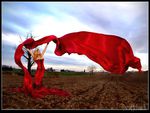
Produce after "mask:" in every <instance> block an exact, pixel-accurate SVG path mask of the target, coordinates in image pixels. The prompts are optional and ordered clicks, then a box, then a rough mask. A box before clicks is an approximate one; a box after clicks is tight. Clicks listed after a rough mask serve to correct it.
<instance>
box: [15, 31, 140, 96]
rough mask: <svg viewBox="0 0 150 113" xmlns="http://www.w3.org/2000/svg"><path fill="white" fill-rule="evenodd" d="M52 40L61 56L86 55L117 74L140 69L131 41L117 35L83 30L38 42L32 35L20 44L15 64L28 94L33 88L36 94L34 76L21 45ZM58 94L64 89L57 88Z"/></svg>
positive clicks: (45, 38) (32, 46)
mask: <svg viewBox="0 0 150 113" xmlns="http://www.w3.org/2000/svg"><path fill="white" fill-rule="evenodd" d="M50 41H54V42H55V43H56V49H55V54H56V55H58V56H61V55H63V54H65V53H68V54H71V53H78V54H79V55H81V54H84V55H86V56H87V57H88V58H89V59H91V60H93V61H95V62H96V63H98V64H100V65H101V66H102V67H103V68H104V69H105V70H106V71H109V72H111V73H115V74H123V73H125V72H126V70H127V69H128V67H132V68H136V69H138V70H139V72H140V71H141V63H140V59H139V58H137V57H135V56H134V54H133V51H132V48H131V46H130V44H129V43H128V42H127V41H126V40H125V39H123V38H121V37H118V36H114V35H105V34H99V33H93V32H86V31H81V32H74V33H69V34H66V35H64V36H62V37H60V38H57V37H56V36H54V35H50V36H46V37H43V38H41V39H39V40H37V41H35V40H34V39H32V38H29V39H27V40H25V41H24V42H23V43H22V44H20V45H19V46H18V47H17V49H16V52H15V56H14V58H15V62H16V64H17V65H18V66H19V67H21V68H22V69H23V71H24V76H25V77H24V86H23V90H26V91H25V92H26V93H27V94H28V93H31V91H32V93H34V92H33V90H34V89H33V87H32V78H31V76H30V74H29V72H28V70H27V69H26V68H25V67H24V66H23V64H22V62H21V56H22V55H23V54H24V51H23V50H22V47H23V46H25V47H26V48H29V49H32V48H35V47H37V46H39V45H41V44H44V43H48V42H50ZM40 79H42V78H40ZM39 81H40V80H39ZM44 90H46V89H44ZM58 93H61V92H59V91H58ZM47 94H48V93H47ZM66 94H67V93H66ZM62 95H63V94H62ZM64 95H65V94H64Z"/></svg>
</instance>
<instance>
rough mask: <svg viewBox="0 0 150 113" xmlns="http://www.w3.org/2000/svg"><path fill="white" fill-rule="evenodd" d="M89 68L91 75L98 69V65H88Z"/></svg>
mask: <svg viewBox="0 0 150 113" xmlns="http://www.w3.org/2000/svg"><path fill="white" fill-rule="evenodd" d="M87 70H88V71H89V72H90V74H91V75H93V73H94V71H95V70H96V66H94V65H91V66H88V68H87Z"/></svg>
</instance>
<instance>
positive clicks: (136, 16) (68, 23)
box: [2, 2, 148, 71]
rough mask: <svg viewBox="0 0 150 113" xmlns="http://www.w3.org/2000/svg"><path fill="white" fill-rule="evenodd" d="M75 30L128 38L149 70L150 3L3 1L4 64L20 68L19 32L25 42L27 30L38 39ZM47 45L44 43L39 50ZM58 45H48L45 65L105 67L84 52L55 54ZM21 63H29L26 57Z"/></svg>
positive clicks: (84, 67)
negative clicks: (17, 60)
mask: <svg viewBox="0 0 150 113" xmlns="http://www.w3.org/2000/svg"><path fill="white" fill-rule="evenodd" d="M76 31H91V32H98V33H105V34H113V35H118V36H120V37H123V38H125V39H126V40H127V41H128V42H129V43H130V45H131V47H132V48H133V52H134V54H135V56H137V57H139V58H140V59H141V63H142V69H143V70H147V69H148V2H2V65H11V66H13V67H18V66H17V65H16V64H15V62H14V52H15V49H14V48H15V47H17V46H18V44H19V43H20V41H21V40H20V38H19V35H20V36H21V37H22V40H23V41H24V40H25V38H26V36H27V34H28V33H32V34H33V35H34V36H35V40H38V39H40V38H42V37H43V36H47V35H56V36H57V37H60V36H63V35H65V34H67V33H70V32H76ZM44 47H45V44H43V45H42V46H41V47H40V50H42V49H43V48H44ZM55 47H56V45H55V44H54V43H53V42H51V43H50V44H49V46H48V49H47V51H46V54H45V56H44V58H45V67H46V68H47V67H53V68H55V69H62V68H63V69H70V70H76V71H83V70H84V69H87V67H88V66H90V65H95V66H96V67H97V70H98V71H99V70H103V68H102V67H101V66H100V65H98V64H96V63H95V62H93V61H91V60H90V59H88V58H87V57H86V56H84V55H77V54H71V55H67V54H64V55H63V56H61V57H60V56H56V55H55V54H54V50H55ZM22 62H24V65H26V62H25V60H24V59H23V58H22ZM33 68H36V65H34V67H33ZM129 70H131V68H130V69H129Z"/></svg>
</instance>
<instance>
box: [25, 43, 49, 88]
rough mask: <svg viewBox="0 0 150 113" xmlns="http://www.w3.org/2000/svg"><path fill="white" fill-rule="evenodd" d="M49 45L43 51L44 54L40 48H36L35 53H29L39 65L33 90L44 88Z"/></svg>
mask: <svg viewBox="0 0 150 113" xmlns="http://www.w3.org/2000/svg"><path fill="white" fill-rule="evenodd" d="M48 44H49V43H47V45H46V46H45V48H44V50H43V51H42V53H41V52H40V50H39V49H38V48H36V49H35V50H34V51H33V52H32V51H31V50H29V49H27V50H28V52H29V53H30V54H31V56H32V57H33V60H34V61H35V62H36V63H37V71H36V72H35V77H34V78H35V80H34V83H33V88H37V89H38V88H41V86H42V78H43V76H44V72H45V67H44V53H45V52H46V49H47V46H48Z"/></svg>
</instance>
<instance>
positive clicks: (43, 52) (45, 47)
mask: <svg viewBox="0 0 150 113" xmlns="http://www.w3.org/2000/svg"><path fill="white" fill-rule="evenodd" d="M48 44H49V43H47V44H46V46H45V48H44V50H43V51H42V56H44V53H45V52H46V49H47V46H48Z"/></svg>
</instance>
